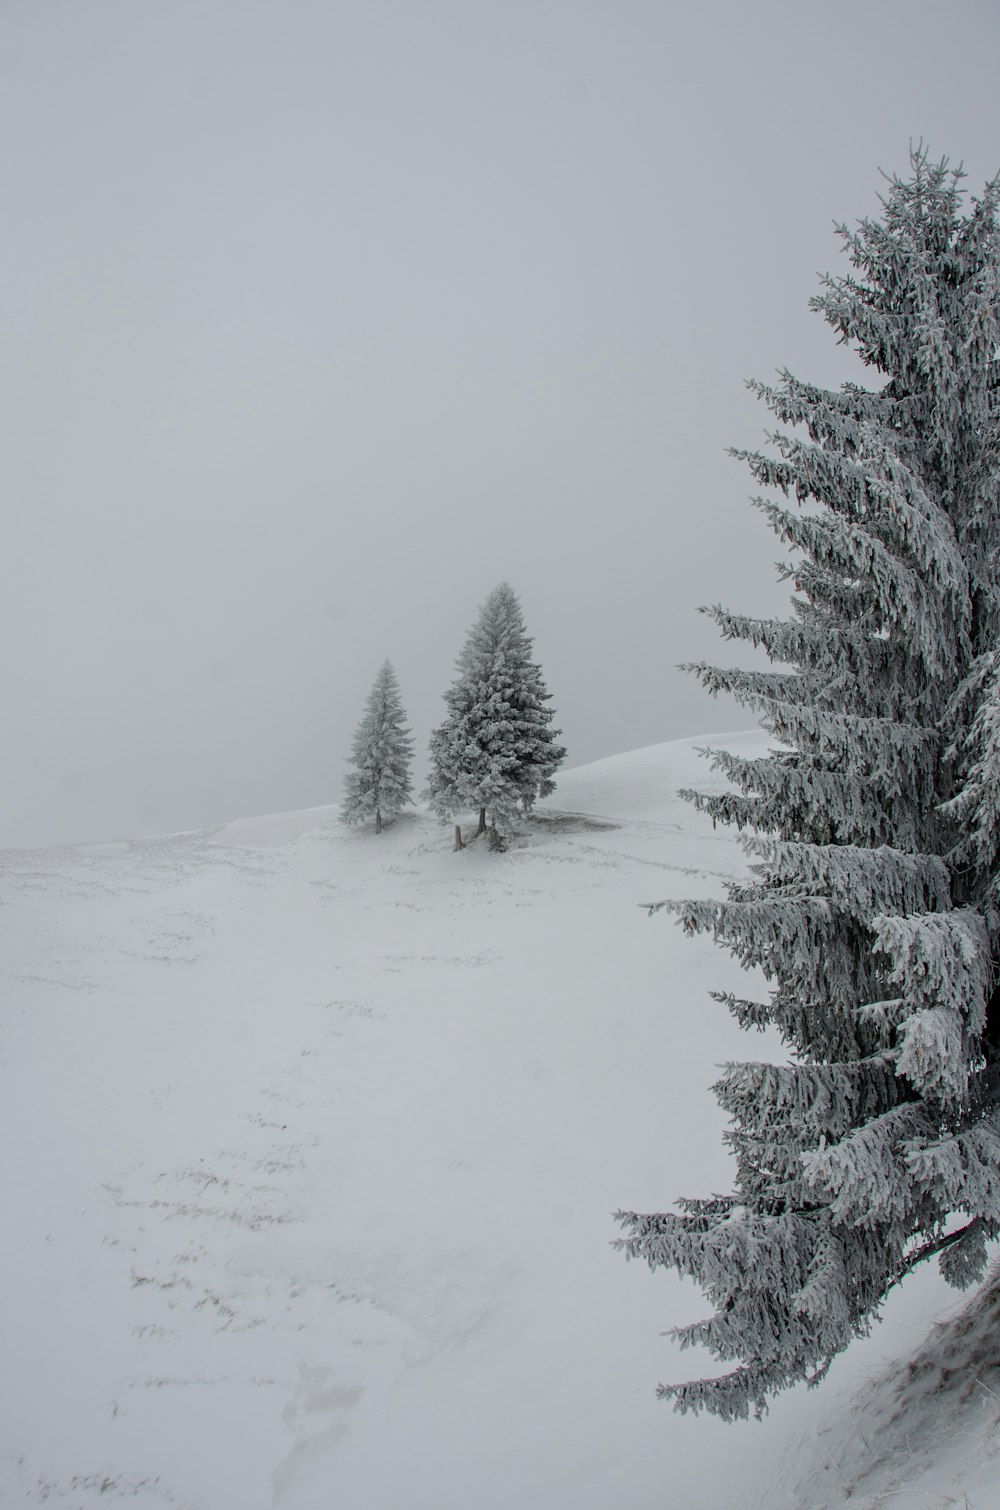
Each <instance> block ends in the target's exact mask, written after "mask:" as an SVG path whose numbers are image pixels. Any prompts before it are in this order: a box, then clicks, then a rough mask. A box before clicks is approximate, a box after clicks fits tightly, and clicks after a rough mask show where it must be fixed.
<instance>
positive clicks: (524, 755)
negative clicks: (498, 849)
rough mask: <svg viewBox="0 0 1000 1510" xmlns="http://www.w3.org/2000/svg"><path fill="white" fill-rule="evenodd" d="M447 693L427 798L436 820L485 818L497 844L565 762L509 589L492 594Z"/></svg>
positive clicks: (433, 747) (517, 604)
mask: <svg viewBox="0 0 1000 1510" xmlns="http://www.w3.org/2000/svg"><path fill="white" fill-rule="evenodd" d="M456 666H457V670H458V676H457V677H456V679H455V681H454V682H453V683H452V685H451V687H450V688H449V689H448V691H447V692H446V693H445V702H446V703H447V706H448V713H447V716H446V718H445V720H444V722H443V723H442V724H441V725H440V727H439V728H437V729H435V731H434V733H433V735H432V736H431V777H430V784H429V787H428V791H427V798H428V800H429V802H430V804H431V806H432V807H433V808H434V810H435V812H437V813H439V814H440V815H441V817H444V818H447V817H453V816H455V815H456V814H459V813H463V812H475V811H478V813H479V833H483V832H485V830H486V827H487V816H488V817H489V823H490V827H491V829H492V832H493V835H494V837H495V841H496V842H499V841H500V840H501V839H502V838H503V837H504V836H505V835H506V834H508V833H509V832H510V829H511V827H512V826H513V823H514V818H515V814H516V812H517V810H518V808H520V809H521V811H522V812H527V811H528V810H529V809H530V808H531V806H532V804H533V803H534V802H535V800H536V798H538V797H547V796H548V794H549V793H550V792H551V791H553V790H554V787H555V782H554V781H553V779H552V778H553V775H554V773H555V771H556V768H557V767H558V765H559V763H560V762H561V761H562V759H563V757H564V756H565V754H566V751H565V750H564V749H563V747H562V746H561V745H558V744H556V735H557V734H558V733H559V730H558V729H553V728H552V727H551V725H552V719H553V713H552V711H551V709H550V708H548V707H547V706H546V705H547V704H548V702H549V701H550V697H551V694H550V693H549V692H547V691H546V688H545V683H544V682H543V680H542V673H541V668H540V667H539V666H538V665H537V664H536V662H535V661H534V660H532V642H531V640H530V638H529V636H528V633H527V631H526V629H525V627H524V616H523V614H522V612H521V605H520V602H519V601H518V597H517V594H516V593H515V591H514V589H513V588H512V587H511V586H510V584H509V583H507V582H501V583H500V585H499V587H495V588H494V589H493V591H492V592H491V593H490V595H489V597H488V598H487V599H486V602H485V603H484V604H483V606H482V608H481V609H480V612H479V618H478V619H477V620H476V622H475V624H474V625H473V626H472V628H471V629H470V631H469V634H468V637H467V638H466V641H465V645H464V647H463V649H462V653H461V655H460V656H459V658H458V661H457V662H456Z"/></svg>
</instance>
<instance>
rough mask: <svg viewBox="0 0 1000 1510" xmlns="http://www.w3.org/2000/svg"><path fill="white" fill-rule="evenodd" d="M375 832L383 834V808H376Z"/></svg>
mask: <svg viewBox="0 0 1000 1510" xmlns="http://www.w3.org/2000/svg"><path fill="white" fill-rule="evenodd" d="M375 832H376V833H377V834H380V833H381V832H382V810H381V808H376V809H375Z"/></svg>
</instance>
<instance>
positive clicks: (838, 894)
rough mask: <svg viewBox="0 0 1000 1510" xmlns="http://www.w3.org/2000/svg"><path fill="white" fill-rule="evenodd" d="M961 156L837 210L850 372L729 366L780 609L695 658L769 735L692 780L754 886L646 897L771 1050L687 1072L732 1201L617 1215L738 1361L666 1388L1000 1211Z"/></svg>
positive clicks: (998, 706)
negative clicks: (745, 659) (747, 388)
mask: <svg viewBox="0 0 1000 1510" xmlns="http://www.w3.org/2000/svg"><path fill="white" fill-rule="evenodd" d="M961 177H962V175H961V172H960V171H958V172H957V171H952V170H950V169H949V168H948V165H947V163H946V162H940V163H935V162H932V161H931V160H930V159H929V157H928V155H927V153H926V152H925V151H924V150H922V149H918V150H916V151H915V152H913V153H911V165H910V173H909V175H908V177H907V178H906V179H905V180H904V179H898V178H895V179H892V180H890V181H889V183H888V188H887V190H886V192H885V194H884V196H883V198H882V200H881V204H882V214H881V216H880V218H878V219H875V220H865V221H863V222H862V223H861V224H860V225H859V227H858V228H857V229H856V230H853V231H852V230H848V229H847V228H846V227H841V228H840V229H839V234H840V236H841V238H842V240H843V243H844V246H845V248H846V251H847V254H848V257H849V259H850V263H851V266H852V271H851V272H849V273H848V274H847V275H846V276H843V277H836V278H827V279H825V280H824V282H823V291H822V292H821V293H820V294H819V295H817V296H816V297H815V298H814V299H813V300H812V307H813V308H815V309H816V310H818V311H819V312H820V313H821V314H822V315H823V316H824V317H825V318H826V320H827V321H828V323H829V324H830V326H831V327H832V328H833V330H834V331H835V332H836V333H837V335H838V337H839V338H840V340H841V341H844V342H849V343H850V344H851V345H852V346H853V347H854V348H855V349H856V351H857V352H858V354H859V355H860V357H861V359H862V361H863V362H864V363H865V364H866V366H867V367H868V368H869V369H870V370H871V373H872V381H871V384H870V386H869V385H866V386H860V385H853V384H848V385H846V386H844V387H843V388H842V389H840V390H839V391H836V392H830V391H826V390H824V389H821V388H817V387H813V386H811V385H810V384H808V383H803V382H800V381H798V380H797V379H795V378H794V377H792V376H791V375H790V374H788V373H783V374H782V375H781V378H780V381H779V382H778V383H777V384H776V385H774V386H764V385H756V391H757V392H758V394H759V395H760V397H761V398H762V399H763V401H764V403H765V404H766V405H767V407H768V409H769V410H770V411H771V412H772V414H774V415H775V416H776V418H777V420H778V422H779V424H780V425H781V426H782V427H785V428H784V429H783V431H782V433H779V434H777V435H775V436H773V437H772V443H773V448H772V450H770V451H769V452H767V453H756V452H755V453H752V454H748V455H746V456H745V460H746V461H747V463H748V465H749V467H750V470H751V472H752V473H753V475H754V477H755V479H756V480H757V482H758V483H759V484H760V485H761V486H762V487H764V488H766V489H767V490H768V494H767V496H766V497H763V498H758V499H757V500H755V502H756V504H757V507H758V508H760V509H761V510H762V511H763V513H764V515H765V518H766V519H767V521H768V522H769V524H770V526H771V527H772V529H773V530H774V531H775V533H776V534H777V535H778V536H779V537H780V538H781V539H782V540H783V541H785V542H786V543H787V544H788V546H790V547H791V561H790V564H789V565H788V567H787V577H788V579H789V580H790V582H791V584H792V588H793V595H792V599H791V614H790V617H789V618H787V619H784V620H761V619H755V618H749V617H744V616H741V615H737V614H733V613H730V612H727V611H726V610H724V609H722V608H716V609H713V610H712V612H713V614H714V617H715V619H716V621H717V623H718V625H719V627H720V629H721V632H722V634H723V636H724V637H725V638H727V639H731V640H739V641H743V642H746V643H750V644H752V645H755V646H758V647H762V648H763V649H764V651H765V652H766V654H767V656H768V658H769V660H770V661H771V662H772V664H773V665H774V669H772V670H769V671H745V670H736V671H733V670H730V671H724V670H719V669H717V668H715V667H710V666H698V667H696V668H693V669H695V670H696V672H697V674H698V675H699V676H700V678H701V680H702V681H703V683H704V684H705V686H706V687H708V688H709V689H710V690H711V691H712V692H716V691H720V690H724V691H728V692H731V693H733V694H734V695H735V696H736V698H737V699H738V700H739V701H740V702H741V703H742V704H744V705H745V706H746V707H748V708H751V709H752V710H753V711H754V712H755V713H756V714H757V716H758V717H759V720H760V722H761V723H762V725H763V726H764V728H765V730H767V731H768V732H769V734H770V735H771V736H772V737H773V740H774V747H773V748H772V749H771V751H770V753H768V754H767V755H766V756H764V757H762V758H760V759H739V758H736V757H735V756H732V755H726V754H722V755H717V756H715V757H713V758H714V761H715V763H716V765H718V766H719V767H721V769H722V770H723V771H724V772H725V774H726V776H727V777H728V778H729V779H730V783H731V789H730V790H729V791H728V792H726V793H724V794H722V795H713V796H704V795H698V794H690V795H691V796H692V799H693V801H694V802H695V803H696V804H697V806H698V807H699V808H701V809H703V810H704V811H706V812H707V813H708V814H709V815H710V816H711V818H712V820H713V821H719V822H723V823H727V824H731V825H734V826H735V827H736V828H737V829H738V830H740V832H741V833H743V834H744V836H745V838H744V842H745V845H746V848H747V849H748V851H749V853H750V854H751V856H752V857H753V861H754V863H753V865H752V871H751V879H750V880H748V881H747V882H746V883H745V884H742V885H738V886H735V887H733V888H731V890H730V892H729V895H728V896H727V898H726V899H725V900H723V901H718V902H708V901H692V902H684V903H670V904H667V905H668V906H669V907H670V908H672V910H674V911H675V912H677V913H679V915H680V919H681V921H682V923H683V926H684V927H685V928H686V929H687V930H688V931H689V932H692V933H701V932H707V933H709V934H711V935H713V936H714V938H715V939H716V940H718V942H719V943H720V944H721V945H722V946H723V947H725V948H727V949H728V950H729V951H730V952H731V953H732V954H733V955H734V956H735V957H736V958H737V959H738V960H739V961H740V963H741V964H742V965H743V966H744V967H745V968H747V969H748V970H754V971H756V972H758V977H763V980H764V981H765V982H766V985H767V990H766V991H765V992H764V993H763V994H764V995H765V996H766V999H765V1000H742V999H737V998H735V997H728V996H721V995H720V996H719V998H718V999H719V1000H720V1001H722V1002H724V1003H725V1005H726V1006H727V1007H728V1008H729V1010H730V1011H731V1012H733V1013H734V1014H735V1016H736V1017H737V1019H738V1020H739V1022H740V1023H741V1024H742V1025H743V1026H745V1027H747V1028H756V1027H761V1026H764V1025H766V1024H771V1025H773V1026H774V1027H776V1028H777V1029H778V1031H779V1032H780V1033H781V1035H782V1037H783V1039H784V1042H785V1043H786V1045H787V1047H788V1051H789V1055H790V1059H789V1062H788V1063H785V1064H761V1063H748V1064H732V1065H729V1066H727V1067H726V1069H725V1072H724V1074H723V1076H722V1078H721V1080H720V1081H719V1083H718V1085H717V1086H716V1087H715V1090H716V1094H717V1096H718V1098H719V1100H720V1102H721V1104H722V1106H723V1107H724V1108H725V1110H726V1111H727V1112H728V1113H729V1115H730V1117H731V1119H732V1120H731V1126H730V1131H729V1133H728V1135H727V1136H728V1141H729V1144H730V1147H731V1149H732V1152H733V1154H734V1156H735V1177H734V1178H735V1186H734V1190H733V1193H732V1194H730V1195H725V1196H713V1197H710V1198H707V1199H695V1200H686V1201H683V1202H681V1203H680V1210H679V1211H676V1212H669V1213H661V1214H653V1215H641V1214H637V1213H634V1212H630V1213H619V1216H620V1218H621V1220H622V1222H623V1224H624V1225H625V1227H626V1229H627V1233H628V1235H627V1236H626V1237H625V1238H623V1239H621V1240H620V1242H621V1246H622V1247H624V1248H625V1250H626V1252H627V1254H628V1255H629V1256H634V1257H640V1258H643V1259H646V1260H647V1261H648V1262H649V1264H650V1265H651V1266H654V1267H655V1266H657V1265H667V1266H671V1267H673V1268H676V1269H677V1270H678V1272H680V1273H681V1274H683V1275H689V1276H692V1277H694V1278H695V1279H696V1280H697V1281H698V1282H699V1283H700V1284H701V1286H702V1288H703V1289H704V1291H705V1292H706V1294H707V1296H708V1298H709V1300H710V1301H711V1304H712V1306H713V1307H714V1314H713V1315H711V1316H710V1317H709V1318H708V1319H707V1320H705V1321H702V1322H699V1323H697V1324H695V1325H692V1326H686V1327H681V1328H678V1329H677V1330H676V1332H675V1334H674V1335H675V1336H676V1337H677V1338H678V1339H679V1341H680V1344H681V1346H682V1347H684V1346H689V1345H693V1344H699V1343H700V1344H704V1345H705V1346H707V1347H708V1348H709V1349H710V1350H711V1351H712V1352H713V1353H714V1354H715V1356H716V1357H717V1358H718V1359H720V1360H722V1362H723V1363H724V1364H726V1365H735V1367H732V1368H730V1370H729V1371H728V1372H724V1373H722V1374H721V1376H719V1377H714V1378H710V1379H700V1380H696V1381H693V1382H689V1383H686V1384H680V1385H671V1386H669V1387H663V1388H662V1390H661V1393H662V1394H663V1395H664V1396H667V1397H671V1398H673V1400H674V1402H675V1404H676V1406H677V1408H679V1409H681V1410H688V1409H696V1410H697V1409H700V1408H706V1409H708V1410H710V1411H712V1412H714V1413H715V1414H717V1415H719V1416H722V1417H724V1418H729V1419H731V1418H735V1417H741V1416H746V1415H747V1414H748V1412H749V1411H751V1410H754V1411H756V1412H757V1413H758V1414H759V1413H760V1412H761V1411H762V1410H763V1409H764V1408H765V1406H766V1401H767V1398H768V1396H770V1395H772V1394H773V1393H774V1392H776V1391H778V1390H780V1389H783V1388H785V1387H787V1386H788V1385H791V1384H793V1383H795V1382H796V1381H798V1380H802V1379H808V1380H810V1381H812V1382H815V1381H816V1380H818V1379H819V1378H821V1377H822V1376H823V1374H824V1373H825V1371H826V1370H827V1368H828V1366H829V1364H830V1361H831V1359H832V1358H833V1357H834V1355H835V1354H836V1353H838V1352H839V1351H840V1350H841V1349H842V1348H844V1347H845V1346H846V1345H847V1344H848V1342H849V1341H850V1340H851V1339H852V1338H853V1337H855V1336H857V1335H860V1334H863V1333H864V1332H866V1331H867V1329H868V1328H869V1326H870V1324H871V1322H872V1319H873V1318H874V1317H875V1316H876V1315H877V1312H878V1309H879V1306H880V1304H881V1302H882V1301H883V1299H884V1298H885V1296H886V1294H887V1292H888V1291H889V1290H890V1289H891V1288H892V1287H893V1286H894V1285H895V1284H896V1283H897V1282H898V1281H899V1280H900V1279H901V1278H902V1277H903V1276H904V1275H905V1274H906V1273H907V1271H909V1270H910V1269H912V1268H913V1266H914V1265H915V1264H916V1263H918V1262H919V1261H920V1260H922V1259H925V1258H928V1257H930V1256H931V1255H938V1257H939V1262H940V1265H941V1268H942V1270H943V1272H944V1274H945V1275H946V1277H947V1278H948V1279H949V1280H950V1281H951V1282H952V1283H954V1284H957V1285H960V1286H962V1285H966V1284H969V1283H971V1282H973V1281H974V1280H975V1279H977V1278H978V1277H979V1276H980V1275H981V1273H982V1271H983V1267H984V1263H985V1259H986V1246H985V1244H986V1240H987V1239H989V1238H992V1237H995V1236H997V1235H998V1233H1000V1011H998V1004H1000V993H998V991H997V978H998V960H1000V912H998V907H1000V898H998V875H1000V869H998V859H1000V845H998V835H1000V757H998V755H997V744H996V740H997V737H998V734H1000V591H998V585H1000V450H998V442H1000V423H998V422H1000V387H998V352H1000V293H998V289H1000V271H998V267H1000V263H998V238H997V215H996V212H997V198H998V187H997V184H996V183H993V184H991V185H989V186H987V189H986V191H985V193H984V195H983V197H982V199H981V200H979V201H977V200H972V201H971V204H967V202H966V201H965V200H964V197H963V194H962V190H961ZM740 454H743V453H740ZM776 495H778V496H776ZM801 505H804V506H805V507H799V506H801ZM750 994H751V995H752V994H753V992H751V993H750Z"/></svg>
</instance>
